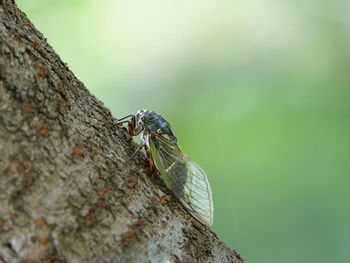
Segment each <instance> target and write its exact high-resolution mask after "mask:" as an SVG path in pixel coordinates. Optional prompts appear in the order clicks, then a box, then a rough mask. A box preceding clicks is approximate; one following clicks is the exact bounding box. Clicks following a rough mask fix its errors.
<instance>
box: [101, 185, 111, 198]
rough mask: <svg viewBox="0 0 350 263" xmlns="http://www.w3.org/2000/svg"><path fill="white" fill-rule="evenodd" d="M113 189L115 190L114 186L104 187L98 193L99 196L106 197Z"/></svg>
mask: <svg viewBox="0 0 350 263" xmlns="http://www.w3.org/2000/svg"><path fill="white" fill-rule="evenodd" d="M112 190H113V189H112V187H107V188H105V189H103V190H102V191H101V192H99V193H98V197H99V198H104V197H105V195H106V194H107V193H109V192H111V191H112Z"/></svg>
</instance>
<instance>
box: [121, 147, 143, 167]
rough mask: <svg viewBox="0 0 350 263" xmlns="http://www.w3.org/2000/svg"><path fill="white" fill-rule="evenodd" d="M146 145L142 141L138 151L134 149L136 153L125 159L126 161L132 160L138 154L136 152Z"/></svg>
mask: <svg viewBox="0 0 350 263" xmlns="http://www.w3.org/2000/svg"><path fill="white" fill-rule="evenodd" d="M144 146H145V144H144V143H142V142H141V143H140V144H139V146H138V147H137V149H136V151H134V153H133V154H132V155H131V156H130V157H129V158H128V159H127V160H126V161H125V162H126V163H128V162H130V161H131V160H132V159H133V158H134V157H135V155H136V153H137V152H138V151H139V150H141V149H142V148H143V147H144Z"/></svg>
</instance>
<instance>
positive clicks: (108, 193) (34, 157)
mask: <svg viewBox="0 0 350 263" xmlns="http://www.w3.org/2000/svg"><path fill="white" fill-rule="evenodd" d="M112 119H113V118H112V116H111V113H110V112H109V110H108V109H106V108H105V107H104V106H103V104H102V103H101V102H100V101H99V100H97V99H96V98H95V97H94V96H92V95H91V94H90V93H89V92H88V91H87V89H86V88H85V87H84V85H83V84H82V83H81V82H80V81H79V80H77V79H76V77H75V76H74V75H73V73H72V72H71V71H70V70H69V68H68V67H67V65H66V64H64V63H63V62H62V61H61V60H60V58H59V56H58V55H57V54H56V53H55V52H54V51H53V49H52V48H51V47H50V46H49V45H48V44H47V42H46V39H45V38H44V37H43V35H42V34H41V33H39V32H38V31H37V30H36V29H35V28H34V26H33V25H32V24H31V22H30V21H29V20H28V18H27V17H26V16H25V14H23V13H22V12H21V11H20V10H19V9H18V8H17V6H16V5H15V3H14V1H11V0H0V262H23V263H24V262H26V263H29V262H150V263H157V262H162V263H163V262H164V263H165V262H169V263H170V262H236V263H239V262H242V260H241V258H240V256H239V254H238V253H236V252H235V251H232V250H230V249H229V248H227V247H226V246H225V245H224V244H223V243H222V242H221V241H219V240H218V238H217V237H216V236H215V234H214V233H213V232H211V231H210V230H209V229H207V228H204V227H203V226H202V225H200V224H199V223H197V222H196V221H195V220H194V219H192V218H191V216H189V214H188V213H187V212H186V211H184V210H183V209H182V208H181V207H180V206H179V205H178V202H177V201H176V200H175V199H174V198H173V197H171V196H170V195H168V194H166V191H165V189H164V187H163V186H162V184H161V182H160V179H159V177H158V176H157V175H156V174H152V173H151V172H150V171H149V170H148V164H147V160H146V158H145V156H144V155H143V154H141V153H140V154H138V155H137V156H136V158H135V159H134V160H133V161H131V162H129V163H127V164H125V160H126V159H127V158H128V157H129V156H130V155H131V154H132V153H133V151H134V150H135V149H136V147H135V144H134V143H133V142H132V140H130V137H128V136H127V135H125V133H124V132H122V131H119V130H116V129H113V128H112V126H111V122H112Z"/></svg>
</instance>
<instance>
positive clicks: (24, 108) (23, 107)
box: [21, 103, 34, 113]
mask: <svg viewBox="0 0 350 263" xmlns="http://www.w3.org/2000/svg"><path fill="white" fill-rule="evenodd" d="M21 107H22V109H23V110H25V111H26V112H28V113H33V112H34V109H33V107H32V106H30V105H29V104H27V103H23V104H22V105H21Z"/></svg>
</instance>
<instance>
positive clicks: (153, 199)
mask: <svg viewBox="0 0 350 263" xmlns="http://www.w3.org/2000/svg"><path fill="white" fill-rule="evenodd" d="M151 203H152V205H156V204H157V203H158V200H157V198H155V197H152V199H151Z"/></svg>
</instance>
